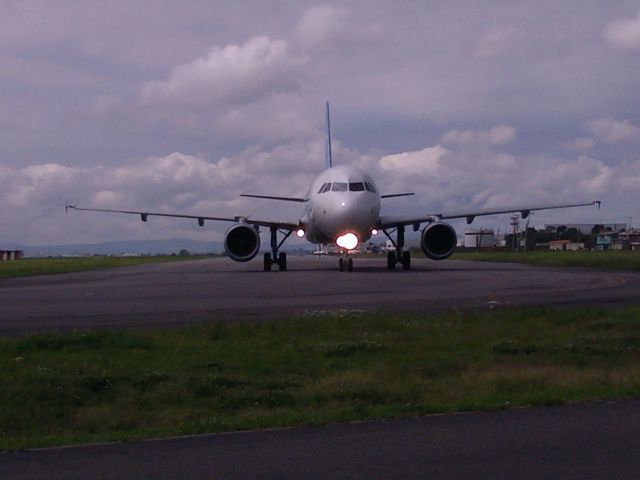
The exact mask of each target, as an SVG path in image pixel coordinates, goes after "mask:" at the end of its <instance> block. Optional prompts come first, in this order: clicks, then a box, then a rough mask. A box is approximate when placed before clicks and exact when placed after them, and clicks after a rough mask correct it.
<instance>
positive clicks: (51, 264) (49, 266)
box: [0, 255, 205, 278]
mask: <svg viewBox="0 0 640 480" xmlns="http://www.w3.org/2000/svg"><path fill="white" fill-rule="evenodd" d="M201 258H205V257H204V256H178V255H176V256H170V255H158V256H153V257H52V258H22V259H20V260H16V261H9V262H0V278H11V277H25V276H29V275H50V274H56V273H70V272H82V271H87V270H102V269H105V268H115V267H127V266H131V265H140V264H143V263H163V262H174V261H179V260H190V259H191V260H197V259H201Z"/></svg>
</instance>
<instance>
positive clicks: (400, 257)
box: [382, 225, 411, 270]
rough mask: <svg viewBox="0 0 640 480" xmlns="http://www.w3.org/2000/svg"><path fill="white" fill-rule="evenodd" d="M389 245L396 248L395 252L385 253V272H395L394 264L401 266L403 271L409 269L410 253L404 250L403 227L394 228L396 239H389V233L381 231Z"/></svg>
mask: <svg viewBox="0 0 640 480" xmlns="http://www.w3.org/2000/svg"><path fill="white" fill-rule="evenodd" d="M382 231H383V232H384V234H385V235H386V236H387V238H388V239H389V240H391V243H392V244H393V246H394V247H395V248H396V249H395V251H390V252H387V270H395V269H396V263H399V264H401V265H402V269H403V270H410V269H411V252H409V251H408V250H405V249H404V225H399V226H398V227H396V239H395V241H394V240H393V238H391V233H393V231H391V232H387V231H386V230H384V229H383V230H382Z"/></svg>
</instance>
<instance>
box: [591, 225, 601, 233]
mask: <svg viewBox="0 0 640 480" xmlns="http://www.w3.org/2000/svg"><path fill="white" fill-rule="evenodd" d="M602 230H604V225H600V224H596V225H594V226H593V228H592V229H591V235H597V234H599V233H600V232H601V231H602Z"/></svg>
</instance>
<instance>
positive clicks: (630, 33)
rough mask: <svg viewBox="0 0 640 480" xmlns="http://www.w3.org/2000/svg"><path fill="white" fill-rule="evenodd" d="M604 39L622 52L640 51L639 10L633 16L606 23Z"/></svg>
mask: <svg viewBox="0 0 640 480" xmlns="http://www.w3.org/2000/svg"><path fill="white" fill-rule="evenodd" d="M602 36H603V38H604V41H605V42H606V43H607V45H609V46H610V47H611V48H613V49H615V50H619V51H622V52H640V12H638V14H637V15H636V16H635V17H634V18H625V19H622V20H616V21H613V22H611V23H609V24H608V25H607V27H606V28H605V30H604V32H603V34H602Z"/></svg>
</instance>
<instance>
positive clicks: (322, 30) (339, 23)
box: [293, 5, 348, 48]
mask: <svg viewBox="0 0 640 480" xmlns="http://www.w3.org/2000/svg"><path fill="white" fill-rule="evenodd" d="M347 27H348V25H347V11H346V10H345V9H344V8H340V7H334V6H332V5H319V6H316V7H312V8H310V9H309V10H307V11H306V12H305V13H304V14H303V15H302V17H301V18H300V20H299V21H298V24H297V25H296V28H295V29H294V32H293V38H294V39H295V40H296V41H297V42H299V43H300V44H301V45H302V46H304V47H306V48H311V47H317V46H319V45H321V44H323V43H325V42H327V41H328V40H332V39H333V40H335V39H338V37H340V36H341V34H342V33H343V32H344V31H345V30H346V29H347Z"/></svg>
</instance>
